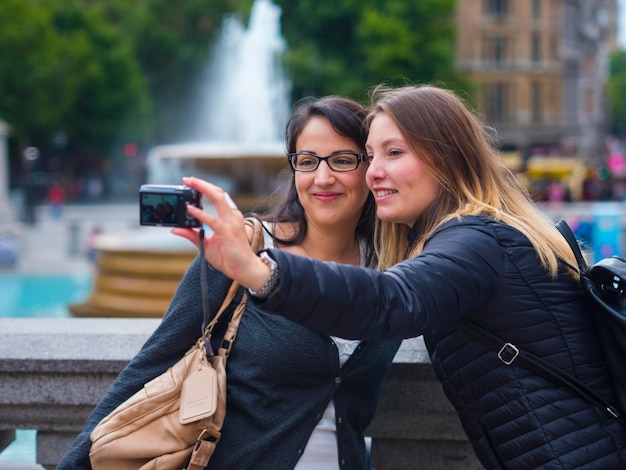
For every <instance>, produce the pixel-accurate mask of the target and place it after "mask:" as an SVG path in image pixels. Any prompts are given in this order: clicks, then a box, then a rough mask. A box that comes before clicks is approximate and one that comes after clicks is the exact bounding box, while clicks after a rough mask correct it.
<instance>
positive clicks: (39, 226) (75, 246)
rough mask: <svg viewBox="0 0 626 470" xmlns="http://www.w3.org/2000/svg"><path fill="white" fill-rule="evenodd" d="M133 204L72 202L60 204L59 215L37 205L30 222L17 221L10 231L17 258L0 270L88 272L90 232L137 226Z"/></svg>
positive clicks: (115, 230) (89, 269)
mask: <svg viewBox="0 0 626 470" xmlns="http://www.w3.org/2000/svg"><path fill="white" fill-rule="evenodd" d="M138 218H139V210H138V207H137V205H136V204H132V203H126V204H84V205H83V204H75V205H66V206H65V207H63V210H62V212H61V215H60V217H58V218H56V217H54V216H53V214H52V212H51V210H50V208H49V207H48V206H45V205H43V206H39V207H37V209H36V221H35V223H34V224H33V225H29V224H24V223H20V222H16V223H14V224H13V225H12V229H11V231H12V232H13V233H16V234H17V239H18V253H19V254H18V262H17V264H16V265H15V266H12V267H4V268H2V271H1V272H7V273H10V272H15V273H19V274H67V273H80V272H83V271H86V272H89V271H91V269H92V262H91V261H90V259H89V258H88V256H87V251H88V249H89V245H90V243H91V242H90V238H91V234H92V233H93V232H94V230H95V229H98V230H99V231H100V232H101V233H102V234H110V233H118V232H127V231H134V230H137V229H139V225H138Z"/></svg>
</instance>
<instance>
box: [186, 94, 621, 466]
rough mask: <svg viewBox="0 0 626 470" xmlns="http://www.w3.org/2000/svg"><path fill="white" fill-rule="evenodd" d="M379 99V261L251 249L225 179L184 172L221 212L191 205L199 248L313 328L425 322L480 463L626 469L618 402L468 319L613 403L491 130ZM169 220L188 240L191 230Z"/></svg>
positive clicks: (571, 275)
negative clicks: (580, 389)
mask: <svg viewBox="0 0 626 470" xmlns="http://www.w3.org/2000/svg"><path fill="white" fill-rule="evenodd" d="M374 98H375V99H374V103H373V107H372V110H371V111H370V114H369V117H368V119H367V124H368V129H369V131H368V138H367V145H366V149H367V153H368V155H369V157H370V163H369V167H368V170H367V183H368V186H369V188H370V190H371V192H372V194H373V195H374V197H375V199H376V214H377V217H378V219H379V223H378V224H377V230H376V243H375V246H376V249H377V253H378V257H379V260H378V271H377V270H374V269H368V268H364V267H357V266H344V265H339V264H336V263H322V262H320V261H317V260H313V259H306V258H303V257H298V256H292V255H290V254H289V253H285V252H284V251H280V250H272V249H270V250H266V251H262V252H261V253H260V255H259V256H258V255H257V254H256V253H254V252H253V251H252V250H251V249H250V247H249V245H248V246H247V247H246V245H247V239H246V236H245V233H244V232H243V230H242V220H241V217H242V216H241V214H240V213H238V212H237V211H233V210H231V209H230V208H228V206H226V205H225V204H224V202H223V192H222V190H221V189H220V188H218V187H216V186H214V185H211V184H210V183H207V182H203V181H201V180H198V179H193V178H191V179H184V181H185V182H186V183H187V184H189V185H190V186H191V187H193V188H195V189H197V190H199V191H201V192H202V193H204V194H205V195H206V196H207V197H208V198H209V199H210V200H211V201H212V202H213V203H214V204H215V206H216V207H217V209H218V214H219V216H218V217H216V216H213V215H211V214H207V213H203V212H202V211H200V210H194V209H191V208H190V209H189V212H190V214H191V215H193V216H195V217H198V218H200V220H202V221H203V222H205V223H207V224H208V225H209V226H210V227H211V228H212V229H213V230H214V234H213V235H212V236H211V237H208V238H207V239H206V240H205V246H206V251H205V255H206V257H207V259H208V260H209V261H210V262H211V263H212V264H213V266H214V267H215V268H216V269H219V270H221V271H223V272H224V273H226V274H227V275H229V276H230V277H231V278H233V279H237V280H238V281H239V282H240V283H241V284H242V285H244V286H246V287H248V288H249V289H251V290H252V292H253V293H255V296H253V297H251V300H252V301H254V302H255V303H256V304H257V305H258V306H259V307H261V308H263V309H264V310H266V311H272V312H275V313H277V314H280V315H281V316H283V317H286V318H290V319H293V320H295V321H298V322H299V323H301V324H302V325H306V326H309V327H311V328H313V329H315V330H317V331H320V332H323V333H326V334H332V335H337V336H340V337H343V338H358V339H362V340H380V339H389V338H409V337H412V336H417V335H423V336H424V340H425V343H426V346H427V348H428V351H429V353H430V357H431V360H432V364H433V367H434V370H435V373H436V374H437V377H438V378H439V380H440V381H441V384H442V386H443V389H444V391H445V393H446V395H447V397H448V398H449V400H450V402H451V403H452V404H453V406H454V407H455V408H456V410H457V412H458V414H459V417H460V420H461V423H462V425H463V427H464V429H465V432H466V433H467V435H468V437H469V440H470V442H471V444H472V445H473V447H474V450H475V452H476V455H477V456H478V458H479V460H480V462H481V463H482V465H483V466H484V467H485V468H487V469H508V470H510V469H522V470H527V469H531V468H541V469H566V470H570V469H574V468H580V469H582V468H585V469H599V468H602V469H618V468H622V469H623V468H626V427H625V425H624V423H623V422H621V421H620V420H619V419H618V418H616V416H615V415H614V414H613V413H611V412H609V410H607V409H605V408H602V407H598V406H596V405H595V404H592V403H590V402H589V401H587V400H586V399H584V398H582V397H581V396H580V395H579V394H578V393H576V392H575V391H574V390H572V389H571V388H569V387H565V386H563V385H560V384H558V383H556V382H555V381H553V380H551V379H550V378H547V377H544V376H543V375H539V374H536V373H534V372H533V371H531V370H529V369H527V368H525V367H524V366H523V365H521V364H520V363H519V362H518V361H516V355H515V349H514V348H512V347H511V346H508V347H507V348H506V350H505V349H503V350H501V351H500V354H499V353H498V351H497V350H494V349H492V348H491V347H488V346H486V345H485V344H483V342H482V341H480V340H479V339H478V338H476V337H475V336H474V335H473V334H471V333H468V332H467V331H466V330H465V329H464V327H463V326H462V325H463V324H465V322H466V321H467V320H471V321H473V322H474V323H478V324H480V325H482V326H483V327H484V328H485V329H487V330H490V331H491V332H492V333H495V334H496V335H498V336H500V337H501V338H504V339H505V340H506V341H508V343H507V344H510V345H518V346H519V347H520V348H523V349H524V350H525V351H527V352H529V353H532V354H534V355H535V356H538V357H539V358H541V359H544V360H545V361H547V362H549V363H551V365H552V366H554V367H556V368H558V369H560V370H562V371H565V372H567V373H568V374H570V375H572V376H574V377H575V378H576V379H577V380H579V381H581V382H583V383H584V384H586V385H587V386H588V387H589V388H590V389H592V390H593V391H594V392H595V393H596V394H597V395H599V396H600V397H601V398H602V399H603V400H604V401H605V402H607V403H615V395H614V391H613V390H612V387H611V383H610V379H609V374H608V370H607V366H606V363H605V361H604V357H603V353H602V349H601V347H600V344H599V339H598V337H597V334H596V332H595V329H594V323H593V318H592V316H591V311H590V310H589V309H588V305H587V302H586V299H585V294H584V293H583V290H582V288H581V286H580V282H579V273H578V272H577V271H576V270H575V269H574V268H573V266H577V263H576V260H575V258H574V254H573V253H572V250H571V249H570V247H569V245H568V244H567V242H566V241H565V239H564V238H563V236H561V234H560V233H559V232H558V230H557V229H556V228H555V226H554V224H553V222H552V221H550V220H549V219H548V218H547V217H546V216H545V215H544V214H543V213H541V212H540V211H539V210H538V209H537V207H536V206H535V205H534V203H533V202H532V200H531V199H530V197H529V195H528V193H527V192H526V190H525V188H524V187H523V186H522V185H521V184H520V182H519V181H518V180H517V178H516V177H515V175H514V174H513V173H512V172H511V171H510V170H508V169H507V168H506V167H505V165H504V164H503V162H502V160H501V159H500V156H499V154H498V152H497V150H496V146H495V145H494V144H495V142H493V139H492V136H493V135H494V134H493V132H491V130H490V129H488V128H486V127H485V126H483V125H482V124H481V122H480V120H479V119H478V118H477V117H476V116H475V115H474V114H473V113H472V112H471V111H470V110H469V109H468V108H467V107H466V105H465V104H464V103H463V102H462V101H461V100H460V99H459V98H458V97H457V96H456V95H455V94H454V93H452V92H450V91H448V90H444V89H441V88H437V87H432V86H420V87H413V86H409V87H404V88H399V89H379V90H377V92H376V93H375V95H374ZM177 233H178V234H180V235H182V236H185V237H186V238H188V239H190V240H191V241H193V242H194V243H197V242H198V236H197V233H196V232H194V231H192V230H180V229H179V230H178V231H177ZM508 352H510V353H511V354H510V355H507V354H505V353H508ZM622 411H626V410H622Z"/></svg>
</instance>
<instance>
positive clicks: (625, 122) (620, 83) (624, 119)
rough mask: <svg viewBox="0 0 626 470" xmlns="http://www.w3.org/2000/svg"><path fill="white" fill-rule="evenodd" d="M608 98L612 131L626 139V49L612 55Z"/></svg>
mask: <svg viewBox="0 0 626 470" xmlns="http://www.w3.org/2000/svg"><path fill="white" fill-rule="evenodd" d="M607 98H608V101H609V115H610V122H609V127H610V131H611V133H612V134H613V135H615V136H617V137H619V138H621V139H626V51H624V50H620V51H617V52H615V53H614V54H612V55H611V64H610V74H609V81H608V84H607Z"/></svg>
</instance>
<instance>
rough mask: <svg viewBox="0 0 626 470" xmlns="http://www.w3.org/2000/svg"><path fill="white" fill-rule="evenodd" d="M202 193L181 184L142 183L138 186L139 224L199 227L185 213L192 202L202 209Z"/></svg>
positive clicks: (198, 222)
mask: <svg viewBox="0 0 626 470" xmlns="http://www.w3.org/2000/svg"><path fill="white" fill-rule="evenodd" d="M201 201H202V194H201V193H199V192H198V191H196V190H195V189H192V188H189V187H188V186H183V185H167V184H143V185H141V187H140V188H139V224H140V225H152V226H157V227H185V228H195V227H201V226H202V223H201V222H200V221H199V220H198V219H196V218H195V217H192V216H191V215H189V214H188V213H187V206H188V205H189V204H192V205H194V206H196V207H198V208H200V209H202V202H201Z"/></svg>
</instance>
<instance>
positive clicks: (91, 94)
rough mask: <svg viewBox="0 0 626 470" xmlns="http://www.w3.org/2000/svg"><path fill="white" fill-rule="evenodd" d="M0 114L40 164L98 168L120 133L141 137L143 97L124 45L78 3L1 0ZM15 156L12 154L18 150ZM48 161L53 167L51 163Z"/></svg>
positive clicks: (130, 54) (144, 115) (138, 76)
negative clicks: (85, 156) (38, 152)
mask: <svg viewBox="0 0 626 470" xmlns="http://www.w3.org/2000/svg"><path fill="white" fill-rule="evenodd" d="M0 50H2V51H3V53H2V54H1V55H0V112H1V113H2V115H3V118H4V119H5V120H6V121H8V122H9V123H10V125H11V126H12V132H13V133H12V137H13V139H15V140H17V142H18V148H23V147H25V146H27V145H33V146H36V147H38V148H40V150H41V164H42V165H43V167H42V169H45V170H55V171H64V172H73V170H74V169H73V168H69V167H68V165H66V163H68V162H70V161H71V162H73V163H74V164H78V165H80V164H81V159H80V158H76V156H78V155H81V154H89V155H90V156H92V157H94V156H95V157H96V158H90V159H85V160H82V163H83V164H86V165H88V166H89V167H91V168H93V169H94V170H99V169H100V165H99V164H100V163H101V160H102V159H103V158H104V156H105V155H106V151H107V150H108V148H109V145H110V143H111V142H112V141H113V140H114V139H115V138H116V137H117V136H118V135H120V133H122V134H124V133H126V134H131V135H135V136H140V137H141V136H143V137H145V136H146V135H147V132H148V129H149V128H148V126H147V125H146V118H147V116H148V115H149V114H148V113H149V109H150V108H149V103H150V101H149V97H148V95H147V93H146V89H145V86H144V83H143V77H142V74H141V69H140V68H139V66H138V64H137V62H136V60H135V58H134V53H133V49H132V47H131V44H130V43H129V42H128V41H127V39H126V37H125V36H124V34H123V33H122V32H121V31H120V30H118V29H116V28H114V27H112V26H111V25H110V24H109V23H108V22H107V21H106V19H105V18H104V17H103V16H102V15H100V14H99V13H98V11H97V10H92V9H88V8H84V5H83V4H82V2H81V1H80V0H42V1H36V2H24V1H23V0H6V1H2V2H0ZM18 155H19V154H18ZM51 160H54V165H52V164H51V163H50V161H51Z"/></svg>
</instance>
